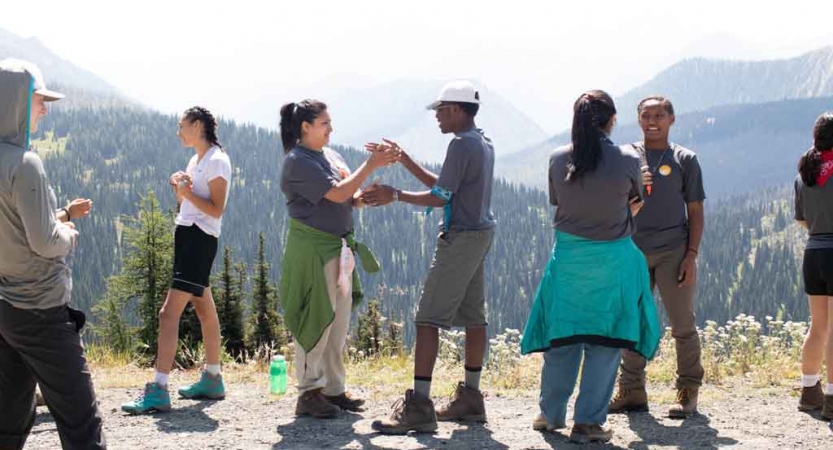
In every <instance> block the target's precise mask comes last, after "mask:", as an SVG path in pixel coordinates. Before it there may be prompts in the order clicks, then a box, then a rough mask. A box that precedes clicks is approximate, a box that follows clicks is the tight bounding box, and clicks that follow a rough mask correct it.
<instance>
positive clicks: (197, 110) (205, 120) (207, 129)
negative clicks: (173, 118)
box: [182, 106, 225, 150]
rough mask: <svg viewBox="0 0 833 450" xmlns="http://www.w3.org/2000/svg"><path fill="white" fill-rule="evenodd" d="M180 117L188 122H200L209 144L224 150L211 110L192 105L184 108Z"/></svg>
mask: <svg viewBox="0 0 833 450" xmlns="http://www.w3.org/2000/svg"><path fill="white" fill-rule="evenodd" d="M182 117H183V118H185V120H187V121H188V122H189V123H194V122H195V121H199V122H200V123H201V124H202V131H203V135H204V137H205V140H206V141H208V143H209V144H211V145H215V146H217V147H220V148H221V149H223V150H225V149H224V148H223V144H221V143H220V139H219V138H217V119H216V118H214V115H213V114H211V111H209V110H208V109H206V108H203V107H202V106H194V107H191V108H188V109H186V110H185V112H184V113H182Z"/></svg>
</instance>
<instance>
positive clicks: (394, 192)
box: [393, 189, 400, 202]
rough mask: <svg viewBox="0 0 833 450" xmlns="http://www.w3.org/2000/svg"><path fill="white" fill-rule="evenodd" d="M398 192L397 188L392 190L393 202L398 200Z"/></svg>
mask: <svg viewBox="0 0 833 450" xmlns="http://www.w3.org/2000/svg"><path fill="white" fill-rule="evenodd" d="M399 192H400V191H399V189H394V190H393V201H395V202H398V201H399Z"/></svg>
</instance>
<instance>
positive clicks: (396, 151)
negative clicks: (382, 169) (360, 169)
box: [364, 138, 406, 164]
mask: <svg viewBox="0 0 833 450" xmlns="http://www.w3.org/2000/svg"><path fill="white" fill-rule="evenodd" d="M382 141H383V142H382V143H378V142H368V143H367V144H364V148H365V150H367V151H369V152H370V153H373V154H375V153H385V152H391V153H392V154H393V155H394V156H395V158H394V159H395V160H394V161H392V162H391V163H389V164H394V163H397V162H399V161H400V160H401V159H402V158H403V157H404V156H406V155H405V151H404V150H402V147H400V146H399V144H397V143H396V142H394V141H391V140H389V139H384V138H383V139H382Z"/></svg>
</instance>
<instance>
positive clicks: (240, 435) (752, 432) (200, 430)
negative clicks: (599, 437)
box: [25, 384, 833, 450]
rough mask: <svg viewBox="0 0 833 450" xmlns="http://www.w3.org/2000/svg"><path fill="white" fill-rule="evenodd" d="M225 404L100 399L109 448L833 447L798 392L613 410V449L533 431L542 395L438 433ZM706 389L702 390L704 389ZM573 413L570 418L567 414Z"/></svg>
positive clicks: (378, 407) (491, 407)
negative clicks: (670, 409)
mask: <svg viewBox="0 0 833 450" xmlns="http://www.w3.org/2000/svg"><path fill="white" fill-rule="evenodd" d="M229 388H230V389H229V396H228V397H227V399H226V400H224V401H216V402H196V401H190V400H179V399H176V400H174V403H173V407H174V409H173V410H172V411H171V412H169V413H163V414H156V415H152V416H127V415H124V414H123V413H121V411H120V410H119V405H120V404H121V403H122V402H124V401H126V400H128V399H130V398H131V397H132V396H134V395H135V394H137V393H138V389H102V390H99V392H98V395H99V401H100V403H101V408H102V412H103V414H104V416H105V423H104V425H105V432H106V435H107V441H108V444H109V448H111V449H176V450H184V449H341V448H345V449H422V448H442V449H572V448H586V449H594V448H614V449H620V448H621V449H638V450H641V449H659V448H662V449H668V448H672V449H716V448H722V447H725V448H735V447H738V448H749V449H813V450H821V449H833V427H832V426H831V425H830V424H829V423H827V422H823V421H821V420H819V416H818V414H814V415H810V414H805V413H800V412H798V411H797V409H796V403H797V399H796V397H795V394H794V392H793V393H791V392H785V391H784V390H756V389H752V388H740V387H720V388H718V387H712V386H706V387H704V388H703V391H711V392H710V394H711V395H709V396H708V397H706V396H704V397H706V399H705V400H703V401H701V408H700V409H701V414H699V415H697V416H695V417H693V418H690V419H687V420H682V421H681V420H671V419H667V418H665V417H664V415H663V413H664V412H665V410H666V408H667V406H668V405H657V404H652V405H651V412H650V413H639V414H633V415H630V416H627V415H612V416H610V418H609V422H608V423H609V424H610V425H611V426H612V427H613V429H614V432H615V436H614V439H613V441H612V442H611V443H610V445H606V446H604V445H587V446H576V445H573V444H571V443H570V442H569V441H568V439H567V435H568V433H569V430H561V431H559V432H555V433H539V432H535V431H532V429H531V421H532V418H533V417H534V416H535V414H536V413H537V398H536V394H537V393H536V392H532V391H529V392H522V393H520V394H518V395H513V396H509V397H507V396H504V397H498V396H489V397H488V398H487V399H486V405H487V409H488V413H489V423H488V424H485V425H479V424H465V423H463V424H456V423H441V424H440V429H439V431H438V432H437V433H436V434H433V435H413V434H411V435H408V436H397V437H393V436H381V435H378V434H375V433H374V432H373V431H372V430H371V428H370V424H371V422H372V421H373V419H374V418H378V417H382V416H385V415H387V414H388V413H389V411H390V405H391V403H393V402H394V401H395V400H396V399H394V398H387V399H384V398H383V399H377V398H376V397H377V395H376V394H375V393H374V392H371V391H366V390H365V391H362V390H359V391H355V393H357V394H359V395H363V396H366V397H367V398H371V399H372V400H371V401H369V402H368V406H367V409H366V411H365V412H363V413H360V414H348V413H345V414H342V415H341V417H339V418H337V419H333V420H313V419H307V418H299V419H296V418H295V417H294V416H293V411H294V407H295V396H294V395H287V396H284V397H282V398H279V399H276V398H273V397H270V396H268V395H265V394H263V391H262V388H261V387H260V386H258V385H254V384H236V385H231V386H229ZM703 391H701V392H703ZM651 392H652V394H659V395H656V397H661V398H672V397H671V396H672V395H673V391H671V390H670V389H669V388H667V387H654V388H652V389H651ZM568 417H570V416H568ZM25 448H26V449H31V450H38V449H50V450H51V449H57V448H60V443H59V441H58V434H57V431H56V428H55V423H54V422H53V421H52V418H51V416H50V415H49V413H48V411H46V410H45V409H44V410H39V414H38V417H37V421H36V423H35V427H34V429H33V430H32V434H31V436H30V437H29V440H28V442H27V445H26V447H25Z"/></svg>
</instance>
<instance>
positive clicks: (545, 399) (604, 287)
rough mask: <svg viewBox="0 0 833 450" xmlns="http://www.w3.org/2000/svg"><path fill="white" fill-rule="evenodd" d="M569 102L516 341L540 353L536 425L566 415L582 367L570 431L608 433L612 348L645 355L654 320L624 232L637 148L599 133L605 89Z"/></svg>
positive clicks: (595, 437)
mask: <svg viewBox="0 0 833 450" xmlns="http://www.w3.org/2000/svg"><path fill="white" fill-rule="evenodd" d="M573 110H574V116H573V128H572V144H571V145H567V146H564V147H561V148H559V149H556V150H555V151H554V152H553V154H552V156H551V158H550V171H549V183H550V184H549V185H550V203H551V204H552V205H554V206H556V211H555V241H556V245H555V246H554V248H553V255H552V258H550V262H549V264H548V265H547V268H546V270H545V272H544V276H543V277H542V279H541V284H540V285H539V287H538V292H537V293H536V295H535V302H534V304H533V306H532V311H531V312H530V315H529V319H528V320H527V323H526V328H525V330H524V333H523V339H522V341H521V351H522V352H523V353H524V354H526V353H531V352H543V353H544V367H543V370H542V372H541V400H540V407H541V414H539V415H538V417H537V418H536V419H535V420H534V422H533V429H536V430H549V429H555V428H561V427H564V426H565V425H566V415H567V402H568V400H569V398H570V395H571V394H572V392H573V389H574V388H575V384H576V378H577V376H578V373H579V369H580V368H582V367H583V369H582V371H581V372H582V375H581V387H580V393H579V396H578V400H576V407H575V414H574V421H575V424H574V425H573V429H572V432H571V433H570V440H572V441H576V442H581V443H585V442H591V441H609V440H610V439H611V437H612V435H613V432H612V431H611V430H610V428H606V427H604V426H603V425H604V424H605V422H606V421H607V402H609V401H610V397H611V394H612V393H613V384H614V382H615V379H616V369H617V366H618V364H619V358H620V351H621V349H623V348H625V349H631V350H634V351H636V352H637V353H639V354H642V355H643V356H645V358H647V359H650V358H652V357H653V355H654V353H655V352H656V349H657V346H658V343H659V338H660V327H659V321H658V318H657V314H656V310H655V309H654V300H653V297H652V295H651V289H650V282H649V278H648V267H647V265H646V263H645V257H644V256H643V255H642V252H641V251H640V250H639V249H638V248H637V247H636V245H635V244H634V243H633V240H632V239H631V236H632V235H633V233H634V231H635V226H634V220H633V216H634V215H635V214H636V212H637V211H638V210H639V208H640V207H641V204H642V203H641V200H640V199H641V195H642V174H641V171H640V162H639V156H638V155H637V154H636V153H634V152H633V151H631V150H629V149H624V148H621V147H618V146H616V145H614V144H613V142H612V141H611V140H610V138H609V137H608V135H609V134H610V131H611V129H612V128H613V125H614V124H615V123H616V107H615V106H614V104H613V100H612V99H611V98H610V96H609V95H608V94H607V93H605V92H603V91H589V92H586V93H584V94H582V96H581V97H579V99H578V100H576V103H575V105H574V107H573Z"/></svg>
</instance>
